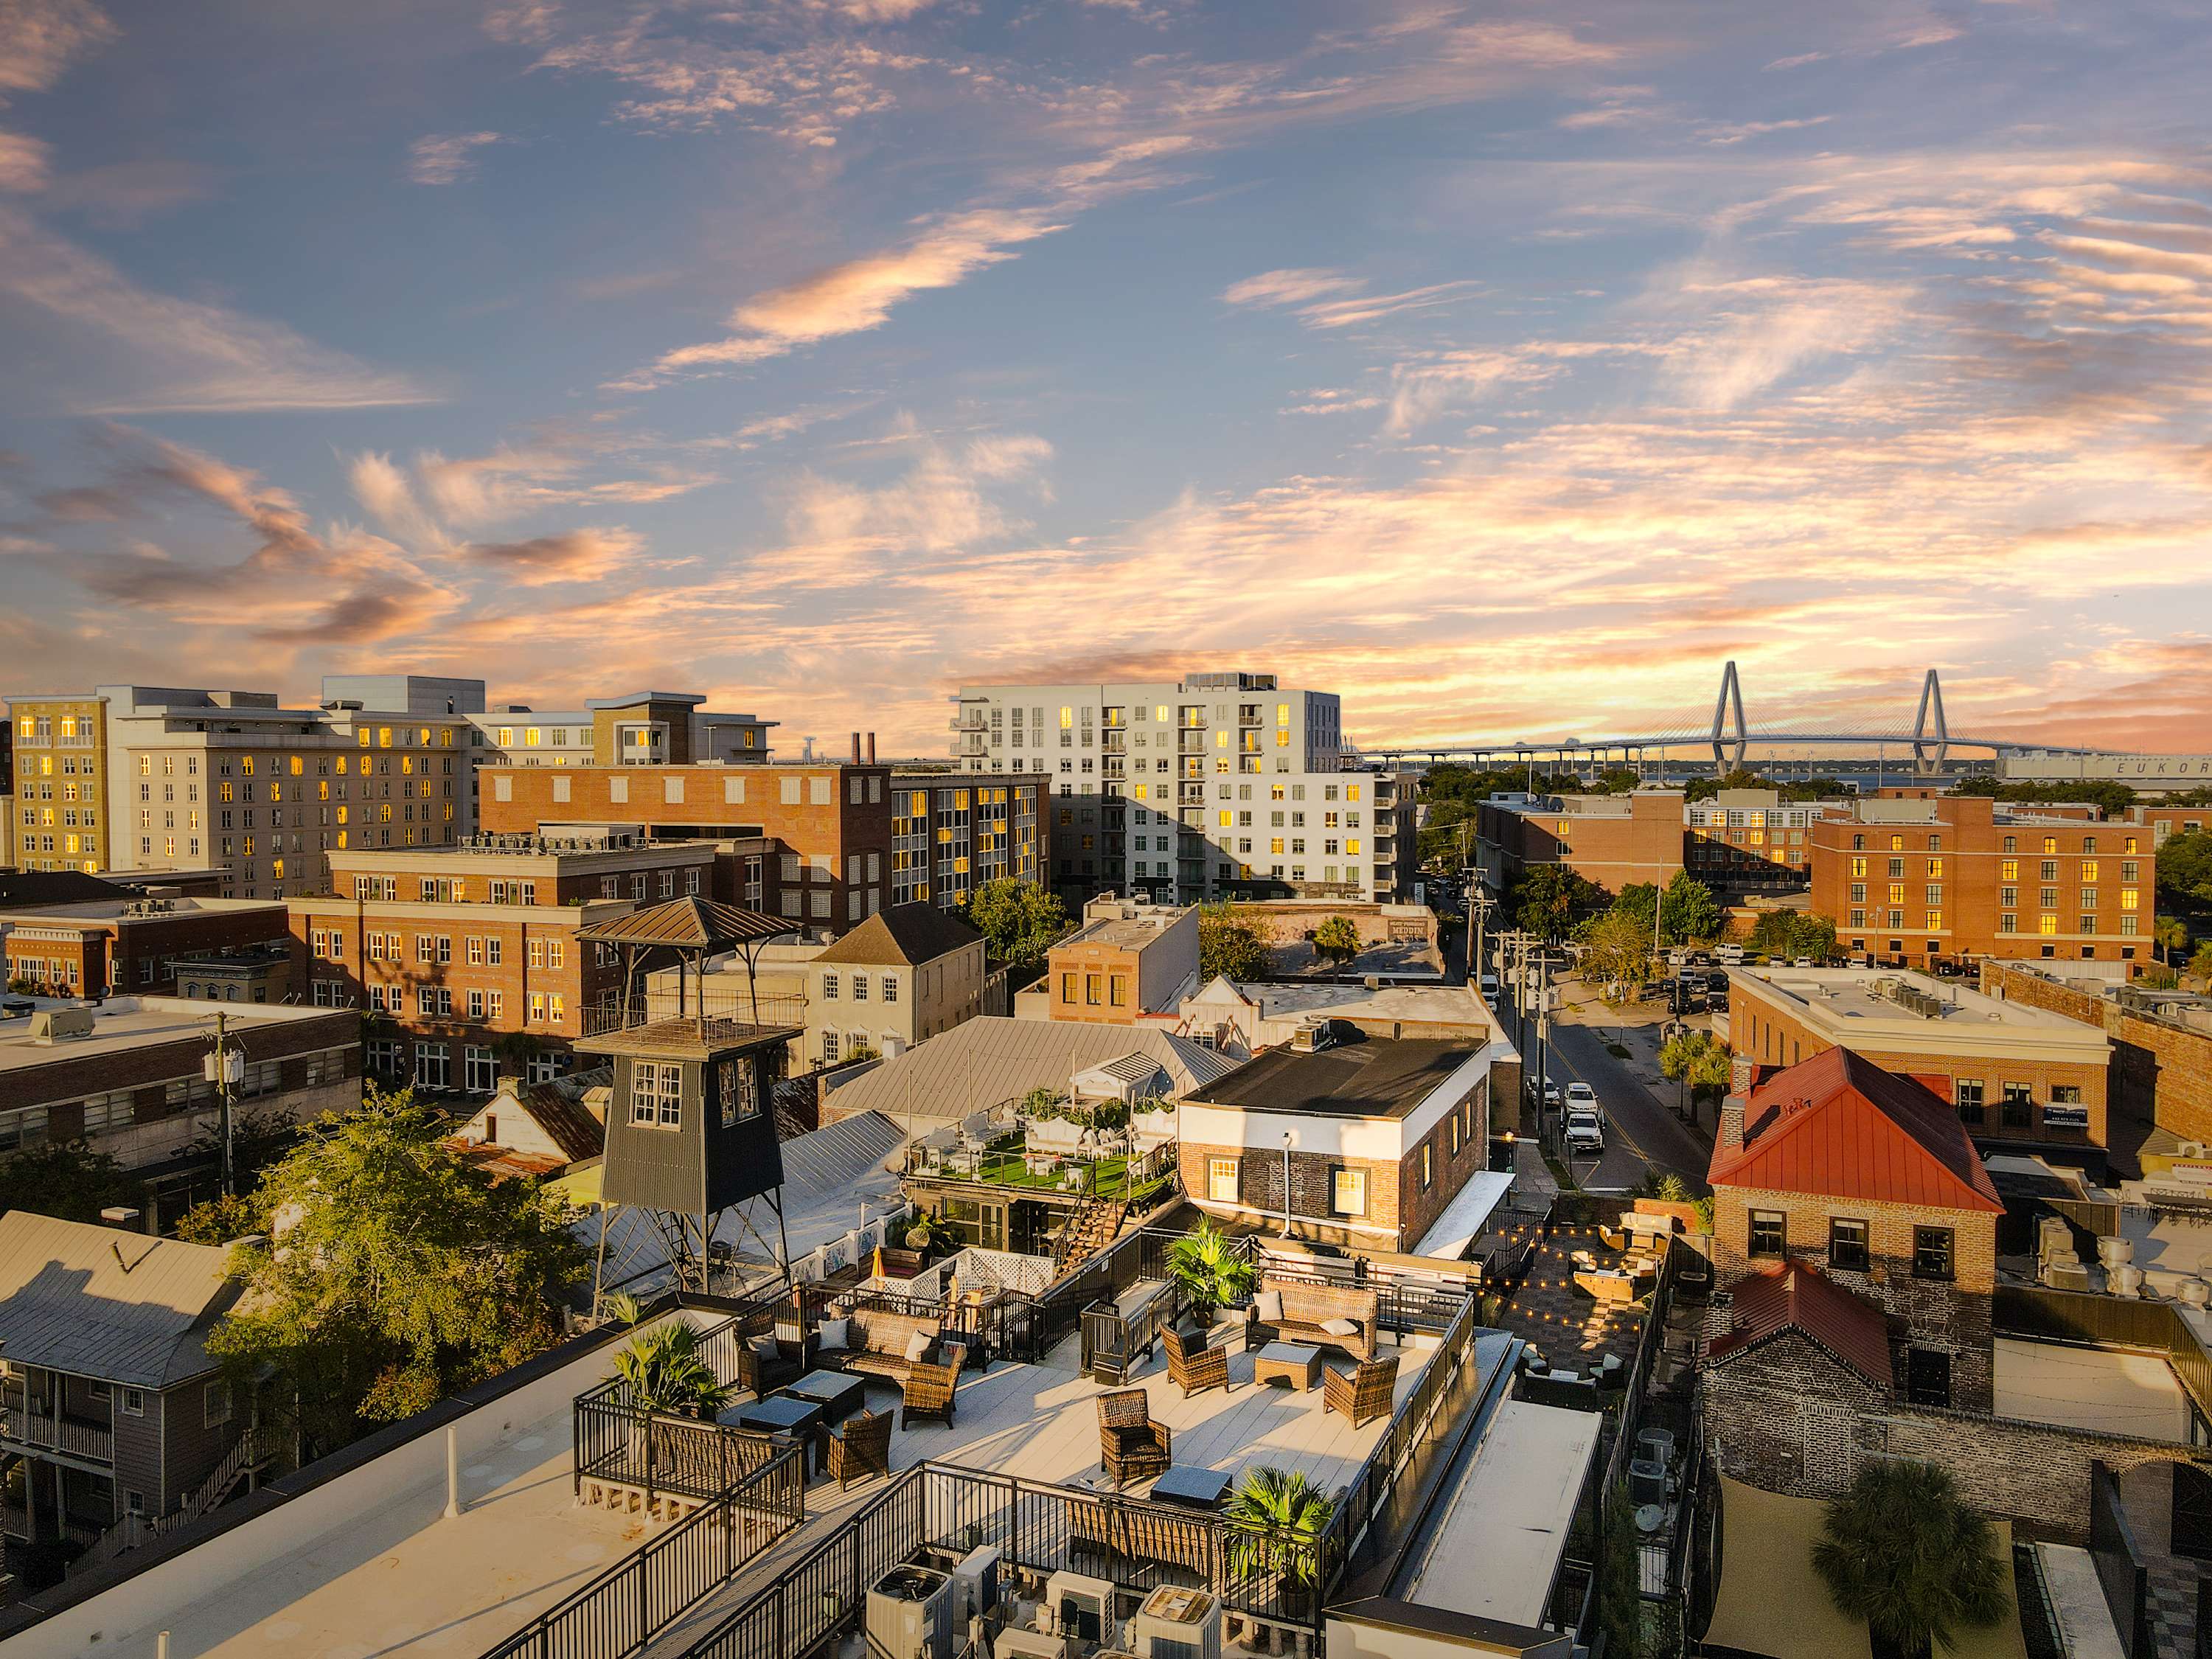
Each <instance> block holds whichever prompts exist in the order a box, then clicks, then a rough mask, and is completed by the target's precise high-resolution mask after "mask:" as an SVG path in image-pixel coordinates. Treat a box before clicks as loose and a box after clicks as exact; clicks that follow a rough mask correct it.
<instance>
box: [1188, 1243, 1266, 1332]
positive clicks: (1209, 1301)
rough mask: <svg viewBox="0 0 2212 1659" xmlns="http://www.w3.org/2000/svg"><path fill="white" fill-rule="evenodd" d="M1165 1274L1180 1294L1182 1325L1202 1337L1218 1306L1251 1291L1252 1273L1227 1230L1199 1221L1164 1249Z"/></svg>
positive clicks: (1249, 1261) (1220, 1307)
mask: <svg viewBox="0 0 2212 1659" xmlns="http://www.w3.org/2000/svg"><path fill="white" fill-rule="evenodd" d="M1168 1278H1169V1279H1170V1281H1172V1282H1173V1284H1174V1285H1175V1287H1176V1290H1177V1291H1179V1292H1180V1293H1181V1296H1182V1305H1183V1321H1184V1324H1183V1328H1184V1329H1185V1330H1186V1331H1188V1332H1190V1333H1191V1334H1194V1335H1197V1336H1199V1337H1201V1338H1202V1337H1203V1336H1205V1334H1206V1332H1207V1331H1208V1330H1209V1329H1211V1328H1212V1324H1213V1316H1214V1314H1215V1312H1216V1311H1217V1310H1219V1309H1222V1308H1225V1307H1228V1306H1230V1305H1231V1304H1235V1303H1238V1302H1242V1301H1243V1299H1244V1298H1245V1297H1247V1296H1248V1295H1249V1294H1250V1293H1251V1290H1252V1280H1253V1278H1254V1273H1253V1270H1252V1262H1251V1259H1250V1258H1249V1256H1246V1255H1243V1253H1242V1252H1240V1251H1239V1250H1238V1249H1237V1248H1236V1246H1235V1244H1234V1243H1232V1242H1231V1239H1230V1237H1229V1235H1228V1234H1226V1233H1225V1232H1223V1231H1221V1229H1220V1228H1218V1227H1217V1226H1215V1225H1213V1223H1212V1221H1200V1223H1199V1224H1198V1225H1197V1226H1195V1227H1194V1228H1192V1229H1191V1230H1190V1231H1188V1232H1187V1233H1185V1234H1184V1235H1183V1236H1182V1237H1181V1238H1178V1239H1177V1240H1176V1242H1175V1244H1174V1246H1173V1248H1171V1249H1170V1250H1169V1251H1168Z"/></svg>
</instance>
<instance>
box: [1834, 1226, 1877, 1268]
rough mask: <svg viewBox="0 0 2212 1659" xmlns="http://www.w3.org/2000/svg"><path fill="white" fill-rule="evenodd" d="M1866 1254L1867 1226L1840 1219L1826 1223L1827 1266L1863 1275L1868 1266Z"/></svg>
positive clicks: (1868, 1258)
mask: <svg viewBox="0 0 2212 1659" xmlns="http://www.w3.org/2000/svg"><path fill="white" fill-rule="evenodd" d="M1870 1262H1871V1258H1870V1257H1869V1255H1868V1253H1867V1225H1866V1223H1865V1222H1863V1221H1846V1220H1844V1219H1843V1218H1840V1217H1838V1218H1835V1219H1833V1220H1832V1221H1830V1222H1829V1223H1828V1265H1829V1266H1830V1267H1840V1268H1843V1269H1844V1271H1846V1272H1849V1273H1864V1272H1865V1271H1866V1270H1867V1268H1868V1267H1869V1265H1870Z"/></svg>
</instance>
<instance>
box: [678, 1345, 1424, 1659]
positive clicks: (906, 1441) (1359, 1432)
mask: <svg viewBox="0 0 2212 1659" xmlns="http://www.w3.org/2000/svg"><path fill="white" fill-rule="evenodd" d="M1225 1335H1226V1334H1225V1333H1224V1332H1219V1331H1217V1332H1216V1334H1215V1335H1214V1339H1213V1340H1215V1341H1216V1342H1220V1341H1222V1340H1225ZM1380 1352H1381V1353H1382V1354H1383V1356H1385V1357H1387V1356H1389V1355H1392V1354H1395V1355H1397V1356H1398V1359H1399V1366H1398V1384H1397V1395H1396V1402H1395V1403H1396V1404H1397V1405H1398V1406H1399V1407H1402V1406H1403V1405H1404V1403H1405V1400H1406V1397H1407V1395H1409V1394H1410V1393H1412V1391H1413V1388H1414V1385H1415V1384H1416V1383H1417V1382H1418V1381H1419V1377H1420V1374H1421V1369H1422V1367H1423V1366H1424V1365H1425V1364H1427V1363H1428V1361H1429V1359H1430V1358H1431V1353H1432V1352H1433V1349H1432V1348H1431V1347H1430V1346H1425V1345H1424V1346H1411V1345H1409V1346H1404V1347H1392V1346H1390V1345H1389V1343H1388V1342H1387V1341H1386V1342H1385V1343H1384V1344H1383V1347H1382V1349H1381V1350H1380ZM1330 1357H1331V1358H1333V1359H1334V1363H1335V1364H1337V1365H1339V1366H1343V1365H1346V1364H1349V1363H1350V1362H1349V1361H1347V1360H1346V1359H1345V1358H1343V1357H1342V1356H1340V1355H1334V1354H1332V1355H1331V1356H1330ZM1324 1363H1328V1362H1326V1361H1325V1362H1324ZM1077 1364H1078V1339H1077V1338H1076V1337H1074V1336H1073V1335H1071V1336H1069V1337H1068V1338H1067V1339H1066V1340H1065V1341H1064V1342H1062V1343H1060V1345H1059V1346H1057V1347H1055V1348H1054V1350H1053V1351H1052V1352H1051V1353H1049V1354H1048V1356H1047V1357H1046V1358H1045V1361H1044V1363H1042V1364H1036V1365H1024V1364H1008V1363H1003V1362H1002V1363H1000V1364H994V1365H993V1366H992V1367H991V1369H990V1370H987V1371H986V1372H984V1373H983V1374H982V1375H981V1376H964V1375H963V1376H962V1378H961V1381H960V1392H959V1396H958V1401H957V1406H956V1407H955V1410H954V1417H955V1419H956V1421H955V1422H954V1424H953V1425H952V1426H951V1427H949V1428H948V1427H946V1426H945V1425H943V1424H941V1423H934V1422H917V1423H916V1424H915V1425H914V1426H913V1427H912V1428H911V1429H896V1430H894V1431H893V1433H892V1436H891V1467H892V1468H894V1469H897V1470H904V1469H908V1468H913V1467H914V1466H915V1464H917V1463H921V1462H940V1463H957V1464H961V1465H963V1466H965V1467H967V1468H977V1469H989V1470H991V1471H993V1472H994V1473H997V1474H1014V1475H1019V1476H1021V1477H1022V1478H1023V1479H1024V1480H1036V1481H1042V1482H1043V1483H1045V1484H1047V1485H1052V1486H1073V1487H1079V1488H1081V1489H1083V1490H1085V1491H1091V1492H1111V1491H1112V1490H1113V1483H1112V1482H1111V1481H1110V1480H1107V1479H1106V1477H1105V1475H1104V1474H1103V1471H1102V1470H1101V1469H1100V1468H1099V1465H1098V1408H1097V1404H1096V1402H1097V1398H1098V1396H1099V1395H1101V1394H1103V1393H1104V1392H1106V1390H1105V1389H1102V1388H1100V1387H1099V1385H1098V1384H1097V1383H1093V1382H1091V1379H1090V1378H1089V1377H1087V1376H1084V1375H1083V1374H1082V1373H1081V1372H1079V1370H1077V1369H1076V1367H1077ZM1127 1386H1128V1387H1130V1388H1142V1389H1145V1390H1146V1393H1147V1394H1148V1395H1150V1396H1151V1412H1152V1419H1153V1420H1154V1421H1155V1422H1159V1423H1164V1424H1165V1425H1167V1426H1168V1428H1169V1430H1170V1432H1171V1433H1172V1435H1173V1437H1174V1447H1173V1449H1174V1455H1175V1461H1176V1462H1177V1463H1179V1464H1183V1465H1187V1466H1198V1467H1202V1468H1209V1469H1218V1470H1220V1471H1222V1472H1223V1473H1224V1474H1228V1475H1230V1476H1231V1478H1232V1479H1233V1478H1234V1477H1235V1476H1236V1475H1237V1474H1239V1473H1240V1472H1242V1471H1243V1469H1245V1468H1248V1467H1250V1466H1252V1465H1255V1464H1262V1463H1271V1464H1273V1465H1275V1466H1276V1467H1277V1468H1285V1469H1299V1470H1303V1471H1304V1473H1305V1474H1307V1475H1308V1476H1309V1477H1310V1479H1311V1480H1313V1481H1314V1482H1315V1483H1316V1485H1318V1486H1321V1487H1322V1490H1324V1491H1328V1492H1333V1491H1334V1490H1335V1489H1336V1488H1338V1487H1339V1486H1344V1485H1346V1483H1347V1482H1349V1481H1350V1480H1351V1479H1352V1476H1353V1474H1356V1473H1357V1472H1358V1468H1359V1466H1360V1464H1361V1463H1362V1462H1364V1461H1365V1459H1366V1456H1367V1454H1368V1453H1369V1452H1370V1450H1372V1449H1374V1446H1375V1443H1376V1441H1378V1440H1379V1439H1381V1438H1382V1437H1383V1432H1384V1431H1386V1430H1387V1429H1388V1428H1389V1419H1388V1418H1376V1419H1374V1420H1373V1421H1371V1422H1370V1423H1367V1424H1365V1425H1362V1426H1361V1427H1359V1428H1357V1429H1355V1428H1353V1427H1352V1423H1351V1420H1350V1419H1348V1418H1345V1417H1342V1416H1340V1415H1338V1414H1337V1413H1334V1412H1323V1411H1322V1395H1321V1390H1320V1389H1318V1388H1316V1389H1313V1390H1312V1391H1311V1392H1310V1393H1294V1392H1292V1391H1291V1389H1288V1388H1285V1387H1283V1386H1281V1385H1277V1384H1270V1385H1268V1386H1266V1387H1261V1386H1260V1385H1259V1384H1257V1383H1254V1382H1253V1380H1252V1356H1251V1355H1249V1354H1248V1353H1246V1352H1243V1336H1242V1333H1241V1332H1239V1333H1237V1335H1236V1338H1235V1340H1234V1341H1232V1342H1231V1349H1230V1359H1229V1388H1228V1389H1227V1391H1226V1392H1225V1391H1224V1390H1222V1389H1209V1390H1207V1391H1206V1393H1204V1394H1201V1395H1196V1396H1194V1397H1193V1398H1191V1399H1188V1400H1186V1399H1184V1398H1183V1397H1182V1389H1179V1388H1177V1387H1176V1385H1175V1384H1174V1383H1172V1382H1171V1381H1170V1380H1169V1377H1168V1371H1167V1361H1166V1358H1165V1357H1164V1355H1158V1354H1156V1355H1155V1356H1154V1357H1153V1358H1150V1359H1148V1360H1146V1362H1145V1363H1144V1364H1143V1365H1142V1366H1141V1367H1140V1368H1139V1370H1138V1371H1137V1373H1136V1374H1135V1375H1134V1376H1132V1377H1131V1378H1130V1379H1129V1381H1128V1383H1127ZM867 1389H868V1409H869V1410H871V1411H896V1409H897V1407H898V1398H899V1395H898V1389H897V1388H896V1386H895V1385H893V1384H891V1383H882V1382H878V1381H877V1380H875V1379H873V1378H870V1379H869V1380H868V1385H867ZM1151 1485H1152V1483H1151V1481H1150V1480H1137V1481H1132V1482H1131V1483H1130V1485H1129V1486H1127V1488H1126V1489H1125V1490H1126V1492H1127V1495H1128V1496H1130V1497H1133V1498H1141V1497H1142V1496H1144V1495H1145V1493H1146V1492H1148V1491H1149V1490H1150V1489H1151ZM883 1489H884V1483H883V1481H882V1480H880V1479H878V1480H867V1481H864V1482H862V1483H860V1485H857V1486H854V1487H853V1488H852V1489H851V1490H850V1491H848V1492H839V1491H838V1490H837V1488H836V1486H834V1485H831V1484H829V1483H828V1482H825V1481H821V1480H817V1481H816V1482H815V1483H814V1484H813V1485H811V1486H809V1487H808V1488H807V1489H806V1520H805V1523H804V1524H803V1525H801V1526H800V1527H799V1528H798V1529H797V1530H796V1531H794V1532H793V1533H792V1534H790V1536H788V1537H787V1538H785V1539H784V1540H783V1541H781V1542H780V1543H779V1544H778V1545H777V1546H776V1547H775V1548H774V1549H773V1550H770V1551H769V1552H767V1553H765V1554H763V1555H762V1556H761V1557H760V1558H759V1559H757V1560H756V1561H754V1562H752V1563H750V1565H748V1567H747V1568H746V1570H745V1571H744V1572H743V1573H742V1574H740V1575H739V1577H738V1578H737V1579H736V1580H735V1581H733V1582H732V1583H731V1584H730V1585H729V1586H728V1587H727V1588H726V1589H724V1590H723V1591H721V1592H720V1594H719V1595H714V1596H711V1597H709V1598H708V1601H706V1602H704V1603H702V1605H701V1606H700V1607H697V1608H696V1609H694V1611H693V1612H692V1613H690V1615H689V1616H687V1617H686V1618H684V1620H680V1621H679V1622H678V1624H677V1625H676V1626H673V1627H672V1628H671V1629H670V1630H669V1631H668V1632H666V1633H665V1634H664V1635H663V1636H662V1637H661V1638H660V1639H659V1640H658V1641H656V1642H655V1643H654V1644H653V1646H652V1648H651V1650H650V1652H651V1653H652V1655H653V1656H654V1659H660V1656H665V1655H673V1654H680V1653H682V1652H683V1651H684V1650H685V1648H686V1647H688V1646H689V1645H690V1642H691V1641H692V1640H694V1639H696V1637H697V1636H698V1635H699V1634H700V1633H701V1632H703V1631H704V1630H705V1629H706V1628H707V1627H708V1626H711V1625H712V1624H713V1623H714V1621H715V1620H718V1619H720V1617H721V1616H722V1615H723V1614H725V1613H727V1612H729V1611H730V1610H731V1609H732V1608H733V1607H737V1606H738V1605H740V1604H741V1603H743V1602H744V1601H745V1600H747V1599H748V1598H749V1597H750V1596H751V1595H753V1594H754V1593H755V1592H756V1591H757V1590H758V1589H760V1588H761V1586H763V1584H765V1583H768V1582H769V1580H770V1579H772V1578H773V1577H775V1575H776V1574H778V1573H780V1572H781V1571H783V1570H784V1569H785V1568H786V1567H787V1566H789V1565H791V1564H792V1563H793V1561H795V1560H797V1559H799V1557H801V1556H803V1555H805V1553H808V1552H809V1551H811V1549H813V1548H814V1547H815V1546H816V1545H817V1543H819V1541H821V1539H822V1537H823V1534H826V1533H828V1532H829V1531H831V1530H833V1529H834V1528H836V1527H837V1526H838V1525H839V1524H840V1523H842V1522H843V1521H844V1520H845V1519H846V1518H847V1517H848V1516H850V1515H851V1514H852V1512H853V1511H854V1510H856V1509H858V1508H859V1507H860V1505H862V1504H866V1503H867V1502H868V1501H869V1500H870V1499H871V1498H874V1497H875V1496H876V1495H877V1494H878V1493H879V1492H882V1491H883Z"/></svg>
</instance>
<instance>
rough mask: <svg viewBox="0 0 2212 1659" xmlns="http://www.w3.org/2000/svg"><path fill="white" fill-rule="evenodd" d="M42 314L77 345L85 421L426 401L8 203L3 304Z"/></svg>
mask: <svg viewBox="0 0 2212 1659" xmlns="http://www.w3.org/2000/svg"><path fill="white" fill-rule="evenodd" d="M11 304H12V305H14V306H16V307H25V308H27V309H29V310H32V311H33V312H35V313H39V315H40V318H41V319H42V323H41V332H42V334H44V335H46V337H53V336H55V335H57V334H59V335H61V336H62V337H64V338H65V339H66V340H67V341H68V342H69V343H71V344H73V345H75V346H76V347H77V348H79V355H78V357H77V359H76V368H75V371H74V373H75V374H76V376H77V380H76V384H74V385H69V386H64V387H62V388H59V389H58V395H59V397H60V398H62V399H63V400H64V402H65V403H66V404H67V405H68V406H69V407H70V408H72V409H74V410H76V411H77V412H79V413H84V414H126V413H137V414H152V413H184V412H188V411H189V412H211V411H216V410H304V409H360V408H368V407H374V406H376V405H380V404H408V403H422V402H427V401H429V399H430V394H429V393H428V392H427V391H426V390H425V388H423V387H422V386H419V385H418V384H416V382H414V381H413V380H410V379H408V378H407V377H405V376H404V375H401V374H392V373H390V372H388V371H385V370H380V369H375V368H370V367H369V366H368V365H367V364H364V363H362V362H359V361H358V360H357V359H356V358H354V357H351V356H348V355H347V354H346V353H344V352H343V351H337V350H334V349H331V348H330V347H327V346H321V345H318V344H316V343H313V342H312V341H310V340H307V339H305V338H302V337H301V336H300V335H299V334H297V333H295V332H294V331H292V330H291V329H289V328H288V327H286V326H285V325H283V324H282V323H274V322H265V321H263V320H261V319H258V318H252V317H247V316H245V315H242V314H241V313H237V312H234V311H231V310H228V309H227V308H225V307H221V306H217V305H212V304H208V303H204V302H202V301H194V300H179V299H174V298H172V297H170V296H168V295H162V294H155V293H153V292H151V291H150V290H149V289H143V288H141V287H139V286H138V285H137V283H133V282H132V281H131V280H130V278H128V277H127V276H124V275H123V273H122V272H121V271H119V270H117V269H116V268H115V267H114V266H113V265H112V264H109V263H108V262H107V261H106V260H105V259H102V258H100V257H99V256H98V255H97V254H94V253H91V252H88V251H86V250H85V249H83V248H81V247H78V246H76V245H75V244H74V243H71V242H69V241H65V240H63V239H62V238H60V237H58V236H55V235H53V234H51V233H49V232H47V231H46V230H44V229H43V228H40V226H39V225H38V224H37V223H36V222H34V221H33V220H32V219H30V218H29V217H28V216H26V215H24V214H22V213H20V212H18V211H16V210H12V209H9V208H5V207H0V307H5V306H8V305H11Z"/></svg>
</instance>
